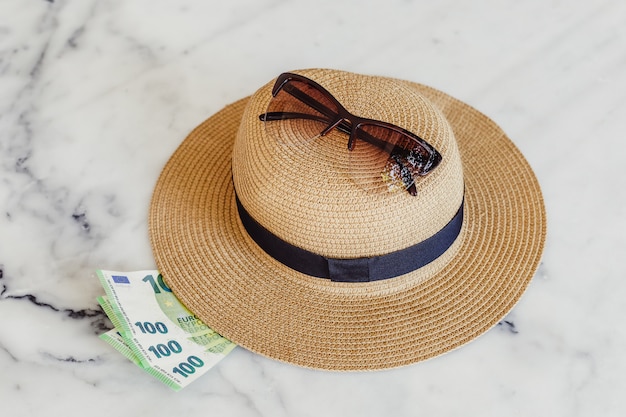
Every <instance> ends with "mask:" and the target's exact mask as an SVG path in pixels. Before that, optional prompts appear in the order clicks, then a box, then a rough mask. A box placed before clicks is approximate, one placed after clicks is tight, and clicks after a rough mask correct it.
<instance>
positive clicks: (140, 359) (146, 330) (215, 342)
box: [97, 270, 235, 390]
mask: <svg viewBox="0 0 626 417" xmlns="http://www.w3.org/2000/svg"><path fill="white" fill-rule="evenodd" d="M97 274H98V278H99V279H100V283H101V284H102V286H103V287H104V290H105V292H106V296H105V297H99V298H98V302H99V303H100V305H102V308H103V309H104V311H105V313H106V314H107V316H109V318H110V319H111V322H112V323H113V325H114V326H115V329H114V330H111V331H109V332H107V333H105V334H104V335H102V336H101V338H102V339H103V340H105V341H106V342H107V343H109V344H110V345H111V346H113V347H114V348H115V349H117V350H118V351H120V352H121V353H122V354H123V355H124V356H126V357H127V358H129V359H130V360H131V361H133V362H135V363H136V364H137V365H139V366H140V367H141V368H143V369H144V370H145V371H146V372H148V373H150V374H151V375H153V376H154V377H156V378H157V379H159V380H160V381H162V382H163V383H165V384H166V385H168V386H169V387H171V388H173V389H174V390H179V389H181V388H183V387H185V386H186V385H188V384H190V383H191V382H193V381H195V380H196V379H198V377H199V376H201V375H202V374H203V373H204V372H206V371H207V370H209V369H210V368H211V367H212V366H213V365H215V364H216V363H217V362H219V361H220V360H221V359H222V358H223V357H224V356H225V355H227V354H228V353H229V352H230V351H231V350H232V349H233V348H234V347H235V344H234V343H232V342H231V341H229V340H228V339H225V338H223V337H222V336H220V335H219V334H217V333H216V332H215V331H214V330H212V329H211V328H210V327H208V326H207V325H206V324H204V323H203V322H202V321H201V320H200V319H199V318H198V317H197V316H195V315H194V314H193V313H191V312H190V311H189V310H187V309H186V308H185V306H183V305H182V304H181V303H180V301H178V299H177V298H176V297H175V296H174V294H173V293H172V291H171V290H170V289H169V288H168V286H167V285H166V283H165V281H164V280H163V277H162V275H161V274H159V272H158V271H135V272H113V271H104V270H99V271H97Z"/></svg>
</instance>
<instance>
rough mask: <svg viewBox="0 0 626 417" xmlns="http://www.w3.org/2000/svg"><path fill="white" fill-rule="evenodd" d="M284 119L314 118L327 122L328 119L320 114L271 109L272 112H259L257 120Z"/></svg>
mask: <svg viewBox="0 0 626 417" xmlns="http://www.w3.org/2000/svg"><path fill="white" fill-rule="evenodd" d="M286 119H308V120H315V121H318V122H323V123H326V122H328V120H327V119H325V118H324V117H322V116H316V115H314V114H307V113H296V112H287V111H273V112H267V113H262V114H259V120H261V121H263V122H271V121H274V120H286Z"/></svg>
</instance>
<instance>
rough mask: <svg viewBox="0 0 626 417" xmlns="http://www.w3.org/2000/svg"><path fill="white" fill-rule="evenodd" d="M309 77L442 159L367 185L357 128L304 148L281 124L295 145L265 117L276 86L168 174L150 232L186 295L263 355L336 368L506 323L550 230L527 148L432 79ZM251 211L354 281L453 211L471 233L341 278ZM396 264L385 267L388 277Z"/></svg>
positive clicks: (197, 141) (412, 353)
mask: <svg viewBox="0 0 626 417" xmlns="http://www.w3.org/2000/svg"><path fill="white" fill-rule="evenodd" d="M296 73H298V74H301V75H304V76H306V77H308V78H310V79H312V80H314V81H316V82H317V83H319V84H320V85H322V86H323V87H324V88H326V89H327V90H328V91H329V92H330V93H332V94H333V95H334V96H335V97H336V98H337V99H338V100H339V102H340V103H342V104H343V105H344V106H345V108H346V109H348V110H349V111H350V112H351V113H353V114H356V115H358V116H361V117H367V118H372V119H376V120H382V121H385V122H389V123H393V124H395V125H398V126H400V127H402V128H404V129H407V130H409V131H410V132H413V133H415V134H417V135H418V136H420V137H421V138H423V139H425V140H426V141H427V142H428V143H429V144H431V145H432V146H433V147H434V148H436V149H437V150H438V151H439V152H440V154H441V155H442V160H441V163H440V164H439V166H437V168H436V169H435V170H433V171H432V172H431V173H429V174H428V175H427V176H424V177H422V178H419V181H418V182H417V189H418V193H417V196H412V195H410V194H409V193H406V192H396V193H384V192H372V191H371V190H369V191H368V190H367V189H364V188H363V187H359V186H358V184H357V183H356V182H355V181H354V180H353V178H352V177H351V176H350V175H349V172H348V171H349V169H350V168H349V166H350V163H349V162H348V159H349V157H350V155H349V153H350V152H349V151H348V150H347V148H346V140H347V137H346V135H345V134H343V133H341V132H338V131H336V130H335V131H331V132H330V133H329V134H327V135H326V136H322V137H318V138H315V139H313V140H310V141H308V142H306V143H305V144H304V145H297V146H295V145H294V146H290V145H289V143H285V141H286V142H289V140H291V139H290V138H291V136H293V137H294V141H295V139H296V138H295V136H297V132H293V131H289V130H286V131H284V132H282V134H283V135H284V136H285V137H286V139H285V138H284V137H283V140H281V141H279V140H277V139H276V137H275V136H274V135H273V134H269V133H268V129H267V128H266V123H264V122H262V121H260V120H259V115H260V114H262V113H264V112H265V111H266V109H267V108H268V103H269V102H270V100H271V97H272V95H271V89H272V85H273V82H270V83H268V84H267V85H265V86H264V87H262V88H261V89H260V90H258V91H257V92H256V93H255V94H253V95H252V96H251V97H248V98H244V99H242V100H240V101H237V102H235V103H233V104H231V105H229V106H227V107H225V108H224V109H222V110H221V111H219V112H218V113H216V114H215V115H213V116H211V117H210V118H209V119H207V120H206V121H205V122H203V123H202V124H201V125H200V126H198V127H197V128H195V129H194V130H193V131H192V132H191V133H190V134H189V136H188V137H187V138H186V139H185V140H184V141H183V142H182V144H181V145H180V147H179V148H178V149H177V150H176V152H175V153H174V154H173V155H172V157H171V158H170V160H169V161H168V162H167V164H166V166H165V168H164V169H163V172H162V173H161V176H160V177H159V179H158V182H157V184H156V188H155V190H154V194H153V197H152V202H151V206H150V216H149V228H150V238H151V242H152V247H153V251H154V255H155V258H156V263H157V266H158V268H159V269H160V271H161V272H162V273H163V275H164V277H165V278H166V280H167V283H168V285H169V286H170V287H171V288H172V289H173V291H174V293H175V294H176V296H177V297H178V298H179V299H180V300H181V301H182V302H183V303H184V304H185V305H186V306H187V307H188V308H189V309H190V310H191V311H193V312H194V313H195V314H197V315H198V316H199V317H200V318H201V319H202V320H203V321H204V322H206V323H207V324H208V325H209V326H211V327H212V328H214V329H215V330H216V331H217V332H219V333H220V334H222V335H223V336H225V337H227V338H229V339H231V340H232V341H234V342H235V343H237V344H239V345H241V346H243V347H245V348H247V349H249V350H251V351H254V352H258V353H260V354H262V355H265V356H268V357H270V358H274V359H277V360H280V361H284V362H288V363H292V364H297V365H301V366H305V367H311V368H322V369H331V370H372V369H382V368H391V367H398V366H403V365H407V364H411V363H415V362H418V361H421V360H424V359H428V358H432V357H435V356H437V355H440V354H442V353H445V352H448V351H450V350H452V349H455V348H457V347H459V346H461V345H463V344H465V343H467V342H469V341H471V340H472V339H474V338H476V337H477V336H479V335H480V334H482V333H484V332H485V331H487V330H489V329H490V328H491V327H493V326H494V325H496V324H497V323H498V322H499V321H500V320H501V319H502V318H503V317H504V316H505V315H506V314H507V313H508V312H509V311H510V310H511V308H512V307H513V306H514V305H515V303H516V302H517V301H518V300H519V298H520V297H521V295H522V293H523V292H524V290H525V289H526V287H527V286H528V284H529V282H530V280H531V278H532V276H533V275H534V273H535V270H536V268H537V266H538V264H539V261H540V257H541V253H542V251H543V246H544V241H545V232H546V216H545V209H544V205H543V199H542V195H541V190H540V188H539V184H538V183H537V180H536V178H535V175H534V174H533V172H532V170H531V168H530V166H529V165H528V163H527V162H526V160H525V159H524V157H523V156H522V154H521V153H520V151H519V150H518V149H517V148H516V147H515V145H514V144H513V143H512V142H511V141H510V139H509V138H508V137H507V136H506V135H505V133H504V132H503V131H502V130H501V129H500V128H499V127H498V126H497V125H496V124H495V123H494V122H493V121H492V120H490V119H489V118H488V117H486V116H485V115H483V114H482V113H480V112H479V111H477V110H476V109H474V108H472V107H470V106H469V105H467V104H465V103H463V102H461V101H459V100H456V99H454V98H452V97H450V96H449V95H447V94H445V93H443V92H441V91H437V90H435V89H433V88H430V87H426V86H424V85H420V84H416V83H413V82H408V81H402V80H397V79H390V78H384V77H374V76H365V75H357V74H352V73H348V72H342V71H335V70H325V69H324V70H323V69H312V70H303V71H296ZM277 123H280V122H277ZM235 190H236V191H235ZM242 218H244V221H242ZM246 219H247V220H246ZM250 219H252V224H254V225H256V226H255V227H258V228H260V229H261V230H263V231H264V232H265V233H267V234H269V235H271V236H273V237H274V238H277V239H279V240H280V241H281V242H286V244H287V246H289V247H296V248H299V249H301V250H302V251H303V252H306V253H307V254H309V253H310V254H315V255H316V256H320V257H321V258H324V259H326V258H329V259H330V260H329V264H330V265H331V269H332V265H334V262H335V261H336V260H341V261H339V262H340V263H341V262H344V263H343V264H341V265H340V266H339V269H342V268H343V269H344V271H343V272H345V270H347V271H348V272H347V275H348V276H349V275H350V274H351V273H350V271H351V269H350V268H352V267H351V263H350V262H351V261H355V262H356V263H357V264H358V266H355V267H354V269H355V272H354V273H355V274H357V275H359V276H360V275H362V273H363V271H362V268H363V267H362V265H363V264H362V263H360V261H362V260H363V259H365V264H366V265H367V264H368V262H369V261H368V259H391V258H389V257H388V256H387V255H389V254H394V253H402V252H401V251H402V250H405V249H407V248H413V247H416V245H419V244H420V243H421V242H424V241H427V240H428V239H429V238H430V237H432V236H434V235H437V233H438V232H439V231H441V230H442V229H444V228H446V226H448V227H449V225H450V224H451V223H453V221H454V219H457V220H458V221H457V223H458V228H457V230H456V231H455V232H454V238H453V239H452V240H451V241H450V242H448V244H447V245H446V247H445V248H444V250H442V251H440V252H441V253H438V254H437V256H435V257H434V258H433V259H430V260H429V261H428V262H426V264H425V265H423V266H420V267H418V268H417V269H415V270H411V271H410V272H404V271H401V273H400V275H398V274H397V273H390V274H389V275H391V277H389V276H383V277H382V278H381V277H374V278H373V279H375V280H373V281H370V282H337V281H335V280H333V279H332V277H331V279H328V278H324V277H317V276H313V275H311V274H307V273H304V272H301V271H299V270H298V267H297V264H298V262H295V264H296V265H295V266H294V264H293V262H292V265H291V266H287V265H286V264H285V263H284V262H286V261H285V260H277V259H276V256H273V255H270V254H268V252H267V251H266V250H267V248H265V249H263V248H262V247H261V246H263V245H260V244H259V243H257V242H256V241H255V240H254V239H253V238H252V237H251V233H252V234H253V235H254V232H251V231H250V227H249V224H247V225H244V222H248V223H249V222H250ZM399 251H400V252H399ZM279 252H280V251H279ZM270 253H271V251H270ZM279 255H280V254H279ZM278 257H279V258H280V256H278ZM287 257H288V258H290V257H291V255H289V256H287ZM346 259H347V261H343V260H346ZM395 259H396V260H397V259H398V258H395ZM287 261H288V260H287ZM286 263H287V264H289V262H286ZM396 263H397V262H396V261H393V262H387V263H385V262H383V263H382V264H381V265H383V266H382V267H379V269H382V274H383V275H385V271H387V270H388V268H391V269H392V270H393V269H394V265H395V264H396ZM400 263H402V262H400ZM346 265H347V266H346ZM346 268H347V269H346ZM366 268H367V267H366ZM379 272H380V271H379ZM344 275H345V274H344ZM340 281H341V280H340ZM343 281H345V280H343Z"/></svg>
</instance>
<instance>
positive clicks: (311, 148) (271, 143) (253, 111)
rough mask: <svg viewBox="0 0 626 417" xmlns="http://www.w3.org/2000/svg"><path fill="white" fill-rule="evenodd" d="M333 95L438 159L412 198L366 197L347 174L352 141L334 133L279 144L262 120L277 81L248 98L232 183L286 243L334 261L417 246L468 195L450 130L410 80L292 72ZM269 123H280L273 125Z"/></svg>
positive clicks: (245, 203) (252, 210) (332, 72)
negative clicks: (416, 140)
mask: <svg viewBox="0 0 626 417" xmlns="http://www.w3.org/2000/svg"><path fill="white" fill-rule="evenodd" d="M295 72H297V73H298V74H301V75H303V76H305V77H307V78H310V79H312V80H314V81H316V82H317V83H319V84H320V85H322V86H323V87H324V88H325V89H327V90H328V91H329V92H330V93H331V94H332V95H333V96H334V97H335V98H336V99H337V100H338V101H339V102H340V103H341V104H342V105H343V106H344V107H345V108H346V109H347V110H348V111H350V112H351V113H352V114H355V115H357V116H360V117H365V118H370V119H375V120H380V121H384V122H388V123H392V124H394V125H397V126H400V127H402V128H404V129H406V130H408V131H410V132H412V133H414V134H416V135H418V136H419V137H421V138H423V139H424V140H426V141H427V142H428V143H429V144H431V145H432V146H433V147H434V148H435V149H437V150H438V151H439V153H440V154H441V155H442V161H441V163H440V164H439V166H437V167H436V168H435V169H434V170H433V171H432V172H430V173H429V174H428V175H426V176H424V177H420V178H418V179H417V181H416V184H417V190H418V193H417V196H411V195H410V194H409V193H408V192H404V191H403V192H395V193H389V192H376V193H374V192H368V191H366V190H364V189H362V188H360V187H359V186H358V185H357V184H355V182H354V180H353V179H352V178H351V177H350V174H349V167H348V165H349V164H348V163H347V160H348V158H349V152H350V151H348V149H347V142H348V135H346V134H345V133H342V132H339V131H337V130H333V131H331V132H330V133H328V134H327V135H325V136H322V137H317V138H314V139H312V140H311V141H309V142H307V143H306V145H293V146H290V144H289V140H290V138H289V137H287V138H281V140H277V138H276V137H273V136H272V135H271V134H269V133H268V130H267V129H266V126H265V123H266V122H262V121H260V120H259V115H260V114H262V113H264V112H265V111H266V109H267V107H268V104H269V102H270V100H271V98H272V94H271V90H272V86H273V82H271V83H268V84H267V85H265V86H264V87H262V88H261V89H259V90H258V91H257V92H256V93H255V94H254V95H253V96H252V97H251V99H250V100H249V103H248V105H247V107H246V110H245V111H244V114H243V118H242V122H241V125H240V128H239V131H238V134H237V138H236V139H235V144H234V150H233V160H232V165H233V181H234V185H235V190H236V193H237V196H238V198H239V200H240V201H241V204H242V205H243V206H244V207H245V209H246V210H247V212H248V213H249V214H250V215H251V217H252V218H254V219H255V220H256V221H257V222H258V223H260V224H261V225H262V226H263V227H264V228H266V229H267V230H269V231H270V232H271V233H273V234H274V235H276V236H278V237H279V238H281V239H282V240H284V241H286V242H288V243H291V244H292V245H295V246H297V247H300V248H303V249H305V250H307V251H310V252H314V253H317V254H320V255H322V256H326V257H332V258H360V257H371V256H378V255H384V254H387V253H390V252H393V251H397V250H400V249H404V248H406V247H409V246H412V245H414V244H416V243H419V242H421V241H423V240H425V239H427V238H428V237H430V236H432V235H434V234H435V233H437V232H438V231H439V230H440V229H441V228H442V227H443V226H445V225H446V224H447V223H448V222H449V221H450V219H452V218H453V217H454V215H455V213H456V212H457V210H458V209H459V206H460V204H461V201H462V199H463V170H462V165H461V159H460V155H459V151H458V148H457V144H456V140H455V137H454V132H453V130H452V128H451V127H450V125H449V123H448V122H447V121H446V119H445V117H444V116H443V114H442V113H441V112H440V111H439V110H438V109H437V108H436V107H435V106H434V105H432V104H431V102H430V101H429V100H428V99H427V98H426V97H424V96H423V95H421V94H419V93H418V92H417V91H416V89H415V88H414V87H412V84H410V83H407V82H404V81H401V80H395V79H390V78H383V77H374V76H365V75H357V74H352V73H348V72H342V71H335V70H322V69H315V70H303V71H295ZM270 123H281V121H274V122H270Z"/></svg>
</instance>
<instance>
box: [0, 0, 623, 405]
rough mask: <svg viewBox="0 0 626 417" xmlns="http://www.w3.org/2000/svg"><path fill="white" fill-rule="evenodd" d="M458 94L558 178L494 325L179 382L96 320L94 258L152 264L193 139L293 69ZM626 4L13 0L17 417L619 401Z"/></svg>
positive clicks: (9, 299)
mask: <svg viewBox="0 0 626 417" xmlns="http://www.w3.org/2000/svg"><path fill="white" fill-rule="evenodd" d="M308 67H330V68H338V69H344V70H349V71H354V72H361V73H368V74H378V75H387V76H392V77H399V78H405V79H409V80H412V81H418V82H421V83H425V84H428V85H431V86H433V87H435V88H438V89H441V90H444V91H446V92H448V93H449V94H452V95H454V96H456V97H458V98H460V99H462V100H464V101H466V102H468V103H469V104H471V105H473V106H474V107H476V108H478V109H480V110H481V111H483V112H484V113H486V114H488V115H489V116H490V117H491V118H493V119H494V120H496V121H497V122H498V123H499V124H500V125H501V126H502V127H503V128H504V130H505V131H506V132H507V133H508V134H509V136H510V137H511V138H512V139H513V141H514V142H515V143H516V145H517V146H518V147H519V148H520V149H521V150H522V152H523V153H524V154H525V156H526V157H527V159H528V161H529V162H530V164H531V165H532V166H533V168H534V169H535V171H536V173H537V176H538V178H539V181H540V183H541V185H542V188H543V192H544V197H545V201H546V208H547V212H548V239H547V244H546V250H545V253H544V257H543V262H542V264H541V266H540V268H539V271H538V272H537V275H536V277H535V279H534V280H533V282H532V283H531V285H530V287H529V289H528V291H527V292H526V294H525V296H524V297H523V298H522V300H521V302H520V303H519V304H518V305H517V306H516V307H515V308H514V309H513V311H512V312H511V313H510V314H509V315H508V316H507V317H506V319H505V320H503V321H502V322H501V323H500V325H499V326H496V327H495V328H494V329H492V330H491V331H489V332H488V333H486V334H484V335H483V336H481V337H480V338H478V339H477V340H475V341H473V342H472V343H470V344H468V345H467V346H465V347H463V348H462V349H459V350H456V351H454V352H452V353H449V354H447V355H444V356H442V357H439V358H436V359H433V360H429V361H426V362H424V363H419V364H415V365H412V366H409V367H405V368H402V369H394V370H389V371H381V372H371V373H347V374H344V373H335V372H321V371H313V370H307V369H301V368H298V367H295V366H291V365H286V364H282V363H277V362H275V361H272V360H269V359H266V358H263V357H261V356H258V355H256V354H253V353H250V352H247V351H245V350H244V349H242V348H237V349H235V351H234V352H233V353H232V354H231V355H229V356H228V357H227V358H225V359H224V360H223V361H222V362H221V363H220V364H218V365H217V366H216V367H215V368H213V369H212V370H211V371H210V372H209V373H207V374H206V375H204V376H203V377H202V378H201V379H200V380H199V381H196V382H195V383H193V384H192V385H190V386H189V387H187V388H185V389H184V390H183V391H180V392H177V393H176V392H173V391H171V390H169V389H168V388H167V387H165V386H164V385H162V384H161V383H159V382H158V381H156V380H155V379H153V378H151V377H149V376H148V375H146V374H145V373H143V372H142V371H140V370H139V369H137V368H136V367H135V365H133V364H132V363H131V362H129V361H128V360H126V359H125V358H123V357H122V356H121V355H119V354H118V353H117V352H116V351H114V350H113V349H112V348H111V347H110V346H108V345H107V344H105V343H104V342H102V341H101V340H100V339H98V337H97V335H98V334H100V333H102V332H104V331H105V330H106V329H108V328H110V327H111V324H110V322H109V321H108V320H107V319H106V317H105V316H104V314H103V312H102V311H101V310H100V308H99V307H98V304H97V302H96V300H95V299H96V296H98V295H100V294H102V289H101V287H100V285H99V283H98V280H97V279H95V278H94V275H93V272H94V271H95V270H96V269H98V268H106V269H114V270H138V269H150V268H154V267H155V265H154V260H153V257H152V253H151V249H150V244H149V238H148V232H147V209H148V204H149V199H150V196H151V193H152V188H153V186H154V183H155V181H156V179H157V177H158V175H159V172H160V170H161V168H162V167H163V165H164V164H165V162H166V161H167V159H168V157H169V156H170V154H171V153H172V152H173V151H174V149H175V148H176V147H177V146H178V144H179V143H180V142H181V141H182V139H183V138H184V137H185V136H186V134H187V133H188V132H189V131H190V130H191V129H192V128H193V127H195V126H196V125H197V124H199V123H200V122H201V121H202V120H204V119H205V118H206V117H208V116H209V115H211V114H213V113H214V112H216V111H217V110H219V109H220V108H222V107H223V106H224V105H226V104H228V103H230V102H233V101H235V100H237V99H239V98H241V97H243V96H246V95H249V94H251V93H252V92H253V91H255V90H256V89H257V88H258V87H259V86H261V85H262V84H264V83H266V82H268V81H269V80H271V79H272V78H273V77H275V76H276V75H277V74H279V73H280V72H283V71H285V70H290V69H296V68H308ZM625 131H626V3H625V2H618V1H611V0H601V1H595V2H589V1H569V2H566V1H558V0H555V1H545V0H531V1H525V2H519V1H510V0H509V1H500V2H496V1H492V0H477V1H473V2H458V1H452V0H444V1H440V2H427V1H421V0H416V1H399V0H398V1H396V0H394V1H389V2H382V1H380V2H375V1H345V2H339V1H334V0H323V1H317V2H304V1H291V2H290V1H273V0H262V1H251V0H248V1H222V2H216V1H200V0H184V1H177V2H164V1H146V0H136V1H132V2H131V1H121V0H102V1H98V0H81V1H79V0H48V1H44V0H30V1H23V0H3V1H2V2H0V414H1V415H3V416H12V417H13V416H15V417H17V416H35V415H44V414H45V415H47V416H61V415H64V416H65V415H69V416H79V415H82V416H86V415H89V416H104V415H110V414H113V413H115V414H116V415H133V416H137V415H149V414H151V415H185V416H200V415H207V414H216V415H222V416H224V415H229V416H230V415H233V416H272V417H278V416H320V415H323V416H348V415H359V416H380V415H394V416H405V415H406V416H408V415H425V416H458V415H470V416H472V415H476V416H490V415H493V416H537V415H539V416H623V415H626V396H624V394H623V393H624V390H625V388H626V383H625V382H624V381H625V378H624V374H625V372H626V357H625V355H624V352H625V351H626V330H624V329H625V327H624V326H623V325H622V322H623V318H624V316H625V315H626V302H624V300H625V297H626V280H625V278H626V268H625V267H624V265H623V264H622V258H623V256H624V255H623V254H624V250H625V249H626V237H625V236H626V235H625V232H626V210H625V209H624V207H625V203H626V187H625V186H624V185H625V180H624V173H625V168H624V167H626V145H624V143H625V142H624V132H625Z"/></svg>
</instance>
